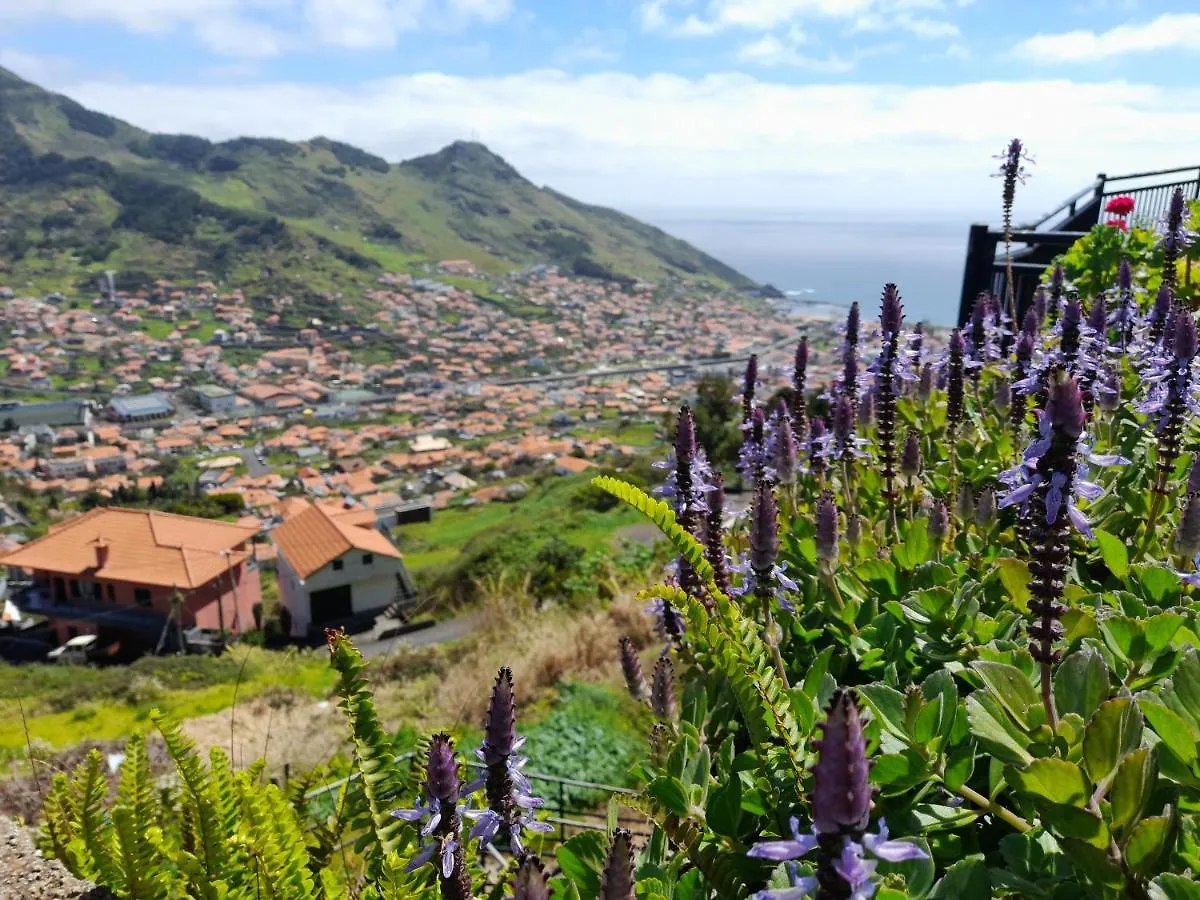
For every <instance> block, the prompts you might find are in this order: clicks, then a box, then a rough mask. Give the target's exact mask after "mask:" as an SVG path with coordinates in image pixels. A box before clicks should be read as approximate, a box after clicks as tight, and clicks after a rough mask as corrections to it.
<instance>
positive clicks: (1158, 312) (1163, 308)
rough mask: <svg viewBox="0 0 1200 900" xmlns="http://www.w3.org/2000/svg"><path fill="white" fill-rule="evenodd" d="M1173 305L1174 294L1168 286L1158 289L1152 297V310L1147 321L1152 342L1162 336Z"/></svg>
mask: <svg viewBox="0 0 1200 900" xmlns="http://www.w3.org/2000/svg"><path fill="white" fill-rule="evenodd" d="M1174 304H1175V292H1174V291H1173V290H1172V289H1171V287H1170V285H1166V284H1164V285H1162V286H1161V287H1160V288H1159V289H1158V293H1157V294H1155V295H1154V308H1153V309H1151V310H1150V315H1149V317H1148V319H1147V321H1148V322H1149V323H1150V337H1151V339H1152V340H1154V341H1158V340H1159V339H1160V338H1161V337H1162V336H1163V334H1164V332H1165V330H1166V327H1167V319H1168V318H1170V315H1171V308H1172V306H1174Z"/></svg>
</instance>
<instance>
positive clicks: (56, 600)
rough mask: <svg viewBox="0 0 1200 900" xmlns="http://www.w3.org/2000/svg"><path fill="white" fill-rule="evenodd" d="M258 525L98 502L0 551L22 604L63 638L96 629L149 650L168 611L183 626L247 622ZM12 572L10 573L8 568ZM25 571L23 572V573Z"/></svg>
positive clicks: (240, 627) (255, 599)
mask: <svg viewBox="0 0 1200 900" xmlns="http://www.w3.org/2000/svg"><path fill="white" fill-rule="evenodd" d="M258 531H259V529H258V528H257V527H252V526H243V525H234V524H230V523H228V522H219V521H215V520H212V519H201V518H197V517H194V516H177V515H171V514H169V513H163V512H158V511H157V510H151V509H124V508H121V507H98V508H96V509H93V510H91V511H90V512H87V513H84V514H83V515H81V516H77V517H75V518H74V519H71V520H69V521H67V522H64V523H63V524H61V525H58V526H56V527H54V528H52V529H51V530H50V532H49V533H48V534H46V535H45V536H43V537H40V538H38V539H37V540H35V541H31V542H30V543H28V544H25V545H24V546H22V547H20V548H18V549H16V550H13V551H11V552H9V553H6V554H3V555H0V565H4V566H7V567H8V570H9V573H10V580H12V581H13V582H19V581H21V580H25V581H27V582H28V583H29V586H27V587H25V588H24V589H22V590H20V591H18V592H16V594H15V602H16V603H17V606H18V607H20V608H21V609H23V610H25V611H27V612H30V613H35V614H38V615H43V616H46V617H47V618H49V619H50V620H51V622H53V624H54V626H55V628H56V630H57V631H58V637H59V640H62V641H65V640H67V639H68V638H70V637H73V636H75V635H76V634H80V633H90V634H98V635H100V637H101V640H102V642H105V643H109V642H112V641H119V642H121V644H122V648H123V649H125V650H128V649H129V648H132V647H139V648H149V647H153V646H154V645H155V644H156V643H157V642H158V639H159V637H160V635H161V634H162V632H163V629H164V626H165V625H166V623H167V621H168V617H169V616H170V614H171V611H172V608H173V607H175V608H177V609H178V622H179V624H180V625H181V627H182V628H185V629H186V628H190V627H192V626H199V627H202V628H224V630H226V631H228V632H230V633H231V634H235V635H236V634H239V633H241V632H243V631H247V630H249V629H251V628H253V627H254V617H253V613H252V608H253V606H254V604H256V603H259V602H260V601H261V600H262V586H261V582H260V580H259V573H258V569H257V568H255V567H253V566H251V565H250V564H249V561H250V559H251V552H250V542H251V539H252V538H253V537H254V536H255V535H256V534H257V533H258ZM14 572H15V573H17V575H18V577H11V576H12V575H13V573H14ZM22 576H23V577H22Z"/></svg>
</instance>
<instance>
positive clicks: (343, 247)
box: [0, 72, 751, 320]
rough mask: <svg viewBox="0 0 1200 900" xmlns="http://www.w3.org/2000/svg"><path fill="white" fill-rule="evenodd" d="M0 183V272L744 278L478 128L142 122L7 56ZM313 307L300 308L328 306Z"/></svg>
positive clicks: (51, 280)
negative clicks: (462, 137) (406, 151)
mask: <svg viewBox="0 0 1200 900" xmlns="http://www.w3.org/2000/svg"><path fill="white" fill-rule="evenodd" d="M0 197H2V198H3V201H4V204H5V210H6V217H5V218H6V221H5V223H3V226H2V227H0V251H2V252H3V253H4V256H5V257H6V260H7V261H8V262H9V272H10V277H12V278H13V279H14V280H16V279H20V280H21V281H22V282H23V281H25V280H31V281H33V282H34V283H35V284H36V285H38V286H40V287H43V288H44V289H46V290H53V289H59V288H68V287H71V288H74V287H78V286H79V285H82V284H91V283H94V278H95V275H96V273H98V272H100V271H103V270H105V269H115V270H117V271H118V272H122V273H124V278H123V281H122V283H121V284H120V285H119V286H120V287H128V286H130V285H128V284H127V282H128V281H129V280H130V274H131V273H136V274H137V276H138V279H140V283H139V284H137V285H135V286H139V287H140V286H143V285H144V284H146V283H149V282H150V281H152V280H153V279H155V278H160V277H166V278H170V279H172V280H176V281H180V282H184V283H187V282H189V281H193V280H198V279H199V278H200V276H199V275H198V274H197V273H198V272H199V271H201V270H202V271H205V272H208V273H212V274H214V275H216V276H217V277H220V278H222V279H223V280H225V281H226V282H227V283H228V284H229V286H231V287H242V288H246V289H250V290H256V291H260V292H262V293H264V294H276V295H278V294H284V293H287V294H291V295H292V296H293V297H294V298H295V299H296V300H297V302H298V303H300V302H303V301H304V300H305V299H309V300H312V299H314V298H317V297H319V296H320V294H321V293H322V292H333V291H337V290H340V291H347V289H350V288H354V287H358V288H363V287H366V286H369V285H371V284H372V283H373V282H374V280H375V278H376V277H377V275H378V274H379V272H380V271H381V270H390V271H405V270H412V271H420V263H421V261H428V260H439V259H468V260H472V261H473V262H475V263H476V264H477V265H479V266H481V267H482V268H484V269H485V270H488V271H492V272H496V273H499V272H507V271H510V270H511V269H513V268H514V267H516V266H520V265H524V264H532V263H555V264H559V265H562V266H563V267H565V268H567V269H570V270H573V271H586V272H587V273H588V274H594V275H596V276H597V277H620V278H629V277H645V278H652V279H656V280H661V279H663V278H667V277H683V278H690V279H709V280H711V281H713V282H714V283H717V284H724V285H729V286H735V287H746V286H751V282H749V280H748V279H746V278H745V277H744V276H742V275H740V274H739V273H737V272H735V271H733V270H732V269H729V268H728V267H725V266H723V265H722V264H721V263H719V262H717V261H716V260H714V259H712V258H711V257H709V256H707V255H705V254H703V253H701V252H700V251H698V250H696V249H695V248H693V247H691V246H690V245H688V244H686V243H684V242H683V241H679V240H676V239H674V238H671V237H669V236H668V235H666V234H664V233H663V232H661V231H659V230H658V229H655V228H652V227H650V226H647V225H644V224H642V223H640V222H638V221H637V220H635V219H632V218H630V217H628V216H623V215H621V214H620V213H616V212H613V211H611V210H605V209H601V208H598V207H589V206H585V205H583V204H579V203H576V202H575V201H572V200H570V199H569V198H567V197H564V196H562V195H559V194H556V193H554V192H553V191H550V190H548V189H544V188H538V187H536V186H535V185H533V184H531V183H530V182H528V181H527V180H525V179H524V178H523V177H521V176H520V175H519V174H518V173H517V172H516V171H515V170H514V169H512V167H511V166H509V165H508V164H507V163H506V162H504V161H503V160H502V159H500V158H499V157H497V156H495V155H494V154H492V153H491V152H490V151H488V150H487V149H486V148H485V147H483V146H482V145H479V144H467V143H461V142H460V143H456V144H452V145H451V146H449V147H447V148H445V149H443V150H442V151H440V152H438V153H435V154H432V155H430V156H426V157H421V158H419V159H414V160H410V161H408V162H406V163H404V164H402V165H399V166H391V165H389V164H388V163H387V161H386V160H383V159H380V158H379V157H376V156H373V155H372V154H370V153H367V152H365V151H363V150H360V149H358V148H356V147H352V146H350V145H348V144H344V143H340V142H338V141H331V140H328V139H326V138H316V139H314V140H312V141H309V142H307V143H303V144H293V143H289V142H287V141H282V140H278V139H272V138H238V139H235V140H230V141H225V142H223V143H219V144H216V143H213V142H210V141H208V140H206V139H204V138H200V137H195V136H192V135H166V134H149V133H146V132H143V131H140V130H138V129H136V128H132V127H131V126H129V125H127V124H125V123H123V122H120V121H118V120H116V119H111V118H109V117H107V116H102V115H100V114H97V113H92V112H90V111H89V110H86V109H84V108H83V107H80V106H79V105H78V104H75V103H73V102H72V101H69V100H66V99H65V98H61V97H57V96H55V95H53V94H49V93H47V92H45V91H42V90H41V89H39V88H37V87H35V86H34V85H31V84H28V83H26V82H24V81H22V80H20V79H19V78H17V77H16V76H14V75H12V74H11V73H8V72H0ZM47 211H50V213H51V216H52V217H51V218H50V219H49V221H47ZM59 212H61V213H62V214H63V216H67V217H69V218H65V217H58V218H54V217H53V216H54V215H55V214H56V213H59ZM325 306H326V309H325V311H324V312H320V311H318V312H314V313H312V314H313V315H317V316H318V317H321V318H324V319H326V320H329V319H330V315H329V313H331V312H332V311H333V307H331V306H330V305H329V304H325Z"/></svg>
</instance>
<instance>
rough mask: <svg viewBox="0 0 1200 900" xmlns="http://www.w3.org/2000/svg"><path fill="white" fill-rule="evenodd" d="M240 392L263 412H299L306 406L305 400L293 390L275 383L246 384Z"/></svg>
mask: <svg viewBox="0 0 1200 900" xmlns="http://www.w3.org/2000/svg"><path fill="white" fill-rule="evenodd" d="M238 393H240V394H241V395H242V396H243V397H245V398H246V399H247V400H249V401H250V402H251V403H253V404H254V405H255V406H256V407H258V408H259V409H260V410H262V411H263V412H271V413H288V412H299V411H300V410H302V409H303V408H304V401H303V400H302V399H300V398H299V397H297V396H296V395H295V394H293V393H292V392H291V391H289V390H286V389H285V388H281V387H276V386H275V385H273V384H250V385H246V387H244V388H242V389H241V390H240V391H239V392H238Z"/></svg>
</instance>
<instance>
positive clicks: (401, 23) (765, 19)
mask: <svg viewBox="0 0 1200 900" xmlns="http://www.w3.org/2000/svg"><path fill="white" fill-rule="evenodd" d="M1197 63H1200V8H1198V7H1197V6H1196V4H1195V2H1194V0H1162V2H1152V0H0V65H2V66H5V67H8V68H10V69H12V70H13V71H15V72H17V73H18V74H19V75H21V76H23V77H25V78H28V79H30V80H33V81H36V82H38V83H39V84H42V85H43V86H46V87H49V88H51V89H53V90H56V91H59V92H61V93H65V94H67V95H69V96H71V97H73V98H75V99H76V100H78V101H80V102H81V103H83V104H85V105H87V106H89V107H92V108H95V109H99V110H102V111H104V112H107V113H110V114H112V115H116V116H119V117H121V118H123V119H126V120H128V121H130V122H132V123H134V124H136V125H139V126H141V127H144V128H148V129H151V130H155V131H167V132H187V133H192V134H200V135H204V136H206V137H209V138H213V139H222V138H228V137H234V136H239V135H247V134H249V135H257V136H277V137H285V138H290V139H295V140H302V139H305V138H309V137H313V136H316V135H325V136H328V137H331V138H335V139H338V140H343V141H347V142H349V143H352V144H355V145H358V146H361V147H363V148H365V149H367V150H370V151H372V152H374V153H377V154H379V155H381V156H384V157H386V158H387V159H389V160H392V161H398V160H401V159H405V158H410V157H412V156H416V155H420V154H422V153H429V152H432V151H434V150H437V149H438V148H439V147H441V146H443V145H445V144H446V143H449V142H450V141H453V140H457V139H474V140H479V141H482V142H484V143H486V144H487V145H488V146H489V147H490V148H491V149H492V150H494V151H496V152H497V153H500V154H501V155H503V156H504V157H505V158H506V159H508V160H509V162H511V163H512V164H513V165H515V166H516V167H517V168H518V169H519V170H521V172H522V173H523V174H525V175H526V176H527V177H529V178H530V179H531V180H533V181H535V182H537V183H539V184H548V185H550V186H553V187H555V188H556V189H558V190H561V191H564V192H566V193H569V194H572V195H574V196H576V197H578V198H580V199H582V200H586V201H589V202H595V203H604V204H607V205H612V206H617V207H620V208H622V209H625V210H628V211H630V212H634V213H644V212H648V211H658V212H660V213H662V212H663V211H666V212H671V213H681V214H688V215H696V216H701V217H703V216H713V217H720V216H724V215H741V214H747V213H753V214H756V215H765V216H783V217H787V216H792V215H810V214H826V213H828V212H829V211H846V212H849V213H852V214H855V215H864V214H867V215H878V216H879V217H881V218H884V219H892V218H901V219H903V218H911V219H914V220H916V219H920V218H921V217H923V216H939V215H943V214H948V213H955V214H960V213H961V214H968V213H969V214H972V215H978V216H983V215H985V214H987V213H988V212H989V211H990V210H994V209H995V207H996V205H997V204H998V196H999V183H998V181H996V180H995V179H992V178H989V175H990V174H991V173H992V172H993V171H994V169H995V166H996V165H997V163H996V161H995V160H994V159H993V157H994V156H995V155H996V154H998V153H999V152H1000V151H1001V150H1002V148H1003V147H1004V145H1005V144H1006V143H1007V141H1008V140H1009V139H1010V138H1012V137H1021V138H1022V139H1023V140H1024V141H1025V143H1026V145H1027V146H1028V148H1029V152H1030V154H1031V156H1032V157H1033V160H1034V162H1033V164H1032V166H1031V168H1030V176H1031V177H1030V179H1029V182H1028V184H1027V185H1025V186H1024V187H1023V188H1022V191H1021V193H1020V195H1019V200H1018V212H1019V213H1020V212H1021V211H1022V210H1024V211H1025V212H1026V213H1028V214H1035V213H1038V212H1041V211H1044V210H1046V209H1048V208H1050V207H1053V206H1055V205H1056V204H1057V202H1058V201H1060V200H1062V199H1063V198H1064V197H1065V196H1066V195H1068V194H1070V193H1073V192H1074V191H1075V190H1077V189H1079V188H1081V187H1083V186H1084V185H1086V184H1087V183H1088V182H1089V181H1090V180H1091V179H1092V178H1093V176H1094V175H1095V173H1097V172H1100V171H1106V172H1109V173H1123V172H1130V171H1140V170H1146V169H1154V168H1162V167H1170V166H1181V165H1188V164H1192V163H1197V164H1200V158H1198V157H1200V82H1197V79H1196V78H1195V75H1194V73H1195V70H1196V66H1197ZM993 217H994V216H993Z"/></svg>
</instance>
